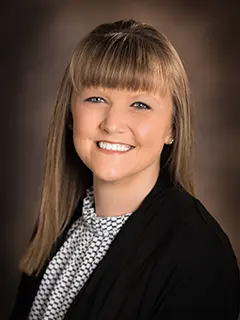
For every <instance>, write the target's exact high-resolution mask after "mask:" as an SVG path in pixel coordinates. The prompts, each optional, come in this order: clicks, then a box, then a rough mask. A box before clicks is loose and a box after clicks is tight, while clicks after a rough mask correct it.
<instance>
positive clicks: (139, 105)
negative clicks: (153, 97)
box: [131, 101, 151, 110]
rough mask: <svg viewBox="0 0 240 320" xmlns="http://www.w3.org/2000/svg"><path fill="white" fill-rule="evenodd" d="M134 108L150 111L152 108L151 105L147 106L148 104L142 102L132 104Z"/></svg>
mask: <svg viewBox="0 0 240 320" xmlns="http://www.w3.org/2000/svg"><path fill="white" fill-rule="evenodd" d="M131 106H132V107H134V108H136V109H139V110H141V109H145V110H150V109H151V107H150V106H149V105H147V104H146V103H143V102H141V101H136V102H134V103H133V104H131Z"/></svg>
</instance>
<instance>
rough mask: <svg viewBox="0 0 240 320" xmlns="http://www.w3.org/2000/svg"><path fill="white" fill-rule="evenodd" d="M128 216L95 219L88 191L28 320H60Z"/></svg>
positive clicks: (49, 270) (92, 202)
mask: <svg viewBox="0 0 240 320" xmlns="http://www.w3.org/2000/svg"><path fill="white" fill-rule="evenodd" d="M130 215H131V213H126V214H124V215H121V216H115V217H97V216H96V213H95V209H94V197H93V188H89V189H87V192H86V197H85V198H84V199H83V207H82V215H81V217H80V218H79V219H78V220H77V221H76V222H75V223H74V224H73V225H72V227H71V228H70V229H69V231H68V234H67V238H66V240H65V242H64V243H63V245H62V247H61V248H60V250H59V251H58V252H57V253H56V255H55V256H54V257H53V258H52V260H51V261H50V262H49V265H48V267H47V269H46V271H45V274H44V276H43V278H42V281H41V283H40V286H39V289H38V292H37V294H36V296H35V299H34V302H33V304H32V307H31V310H30V313H29V318H28V319H29V320H43V319H44V320H50V319H51V320H60V319H63V318H64V316H65V314H66V312H67V310H68V308H69V307H70V305H71V303H72V302H73V300H74V298H75V297H76V296H77V294H78V293H79V291H80V290H81V288H82V287H83V285H84V284H85V282H86V281H87V280H88V278H89V276H90V275H91V273H92V272H93V270H94V269H95V268H96V267H97V265H98V264H99V262H100V261H101V260H102V258H103V257H104V255H105V254H106V252H107V250H108V248H109V246H110V244H111V242H112V241H113V239H114V238H115V236H116V235H117V233H118V232H119V230H120V229H121V227H122V226H123V224H124V223H125V221H126V220H127V219H128V217H129V216H130Z"/></svg>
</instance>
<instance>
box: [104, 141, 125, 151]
mask: <svg viewBox="0 0 240 320" xmlns="http://www.w3.org/2000/svg"><path fill="white" fill-rule="evenodd" d="M98 146H99V148H101V149H106V150H113V151H128V150H130V149H131V147H130V146H126V145H123V144H115V143H114V144H112V143H108V142H102V141H100V142H98Z"/></svg>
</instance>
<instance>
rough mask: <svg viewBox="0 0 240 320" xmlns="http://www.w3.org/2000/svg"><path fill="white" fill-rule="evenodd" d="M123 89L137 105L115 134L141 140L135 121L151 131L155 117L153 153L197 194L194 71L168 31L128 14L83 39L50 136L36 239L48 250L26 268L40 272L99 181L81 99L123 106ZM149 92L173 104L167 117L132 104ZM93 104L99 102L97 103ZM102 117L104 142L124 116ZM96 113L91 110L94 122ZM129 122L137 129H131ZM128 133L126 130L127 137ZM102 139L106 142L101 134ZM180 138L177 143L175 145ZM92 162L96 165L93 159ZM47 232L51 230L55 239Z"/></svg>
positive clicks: (128, 100)
mask: <svg viewBox="0 0 240 320" xmlns="http://www.w3.org/2000/svg"><path fill="white" fill-rule="evenodd" d="M94 90H95V91H94ZM97 90H98V91H97ZM99 90H100V91H99ZM119 92H120V93H121V92H122V94H124V95H122V96H121V97H122V98H123V99H124V101H122V102H123V103H124V105H127V106H128V110H129V111H127V112H126V120H127V121H126V122H124V119H123V118H124V113H121V117H122V118H121V121H119V123H118V125H119V127H118V131H115V132H114V134H113V135H112V136H113V141H116V140H117V141H118V140H119V139H120V138H121V137H124V139H122V140H121V139H120V141H121V142H125V143H127V144H130V145H131V144H132V145H133V146H135V145H134V143H137V141H135V140H134V139H133V137H134V135H130V133H129V132H130V130H131V128H132V127H131V126H134V128H135V129H134V130H135V132H136V130H138V129H137V128H138V124H139V123H140V125H141V126H143V129H144V130H146V123H147V121H148V124H151V121H152V123H153V124H154V126H155V127H154V128H155V130H154V135H153V136H152V140H153V139H155V141H153V142H152V144H151V145H152V146H154V148H155V149H154V150H155V151H156V150H158V149H157V148H159V155H156V154H155V153H153V157H155V159H157V156H158V158H159V159H160V157H161V162H160V165H161V169H163V168H165V170H166V171H167V172H168V174H169V176H170V177H171V179H172V180H173V181H174V182H175V183H176V184H178V185H180V186H181V187H183V188H185V189H186V190H187V191H189V192H190V193H193V184H192V177H191V170H190V158H191V147H192V138H193V134H192V109H191V106H190V103H189V89H188V81H187V76H186V72H185V70H184V67H183V65H182V62H181V60H180V58H179V56H178V54H177V53H176V51H175V49H174V48H173V46H172V45H171V43H170V42H169V41H168V40H167V38H166V37H165V36H163V35H162V34H161V33H160V32H158V31H157V30H155V29H154V28H153V27H152V26H149V25H147V24H144V23H140V22H136V21H134V20H127V21H117V22H114V23H107V24H103V25H100V26H98V27H96V28H95V29H94V30H93V31H92V32H90V33H89V34H88V35H87V36H86V37H84V38H83V39H82V40H81V41H80V42H79V43H78V44H77V46H76V48H75V50H74V52H73V54H72V57H71V59H70V61H69V64H68V66H67V68H66V71H65V74H64V77H63V80H62V83H61V86H60V89H59V92H58V96H57V101H56V105H55V109H54V113H53V116H52V121H51V124H50V129H49V136H48V147H47V153H46V161H45V178H44V181H43V191H42V199H41V206H40V217H39V227H38V232H37V234H36V237H35V239H34V241H35V244H34V241H33V244H32V248H35V247H36V246H37V245H38V244H39V243H40V242H41V243H42V242H43V241H44V240H42V238H43V237H44V239H45V241H46V243H45V245H44V246H42V247H44V248H45V249H43V251H42V252H41V251H40V254H39V252H38V255H37V256H34V252H36V250H35V251H34V250H32V251H31V247H30V249H29V252H28V254H27V256H26V257H27V259H26V260H25V262H24V263H23V266H24V265H25V267H26V269H27V268H28V267H29V269H28V270H33V269H34V268H33V269H31V268H30V265H31V266H32V267H33V265H34V264H35V267H36V266H37V267H39V266H41V265H42V263H43V262H44V259H45V258H46V252H47V251H48V252H49V250H50V249H49V248H50V245H51V244H52V242H53V241H54V240H55V239H56V237H57V236H58V234H59V233H60V232H61V230H62V229H63V228H64V227H65V225H66V224H67V223H68V221H69V219H70V217H71V215H72V212H73V210H74V208H75V207H76V204H77V202H78V199H79V197H80V196H81V193H82V192H83V190H84V189H85V187H86V186H87V185H88V184H89V183H91V180H92V173H91V171H90V170H89V168H88V167H87V166H86V165H85V163H86V164H87V165H88V164H89V163H88V160H87V161H86V159H83V161H81V158H80V157H79V156H78V155H80V156H81V155H82V152H83V151H84V149H82V146H81V141H78V136H77V133H76V131H78V132H79V130H81V128H80V127H79V124H78V128H77V126H76V123H73V122H76V119H79V115H82V114H83V113H78V114H76V104H77V103H79V100H78V99H80V101H82V102H81V103H80V105H81V107H83V104H84V103H89V100H88V101H87V100H86V99H89V98H91V97H92V96H97V97H100V98H102V97H103V98H104V100H106V101H104V103H107V104H108V105H110V104H113V102H114V104H118V106H120V104H119V102H118V101H119V99H118V97H119V95H118V94H119ZM87 93H88V94H87ZM93 93H94V94H93ZM104 94H105V95H104ZM143 95H145V96H143ZM146 96H147V99H149V97H152V99H154V98H156V99H157V101H158V102H159V105H160V108H161V103H162V104H163V105H164V106H165V109H166V110H167V111H166V112H165V113H164V114H163V115H164V118H163V119H162V120H159V122H156V121H155V120H154V115H152V116H150V115H151V113H150V112H148V111H146V110H144V111H143V110H141V111H132V110H135V109H131V108H129V107H133V106H134V108H135V106H136V104H135V103H136V102H139V100H140V102H143V103H146V104H147V105H148V103H147V102H146V100H144V99H146ZM79 97H80V98H79ZM84 98H85V99H84ZM140 98H141V99H140ZM81 99H82V100H81ZM86 101H87V102H86ZM148 101H149V100H148ZM151 101H153V100H151ZM94 102H96V101H95V100H94ZM91 103H93V100H91ZM151 103H152V102H151ZM122 105H123V104H121V107H118V109H117V108H115V109H114V108H112V110H115V111H116V110H117V111H116V112H120V111H122V110H123V109H121V108H122ZM153 105H154V103H153ZM155 105H156V104H155ZM155 105H154V108H155ZM91 108H95V105H94V107H92V106H91ZM100 109H101V108H100ZM94 110H95V109H94ZM101 110H102V109H101ZM130 110H131V111H130ZM115 111H111V112H115ZM101 112H102V111H101ZM109 112H110V111H109ZM131 112H132V114H131ZM133 112H134V114H133ZM158 112H160V111H158ZM119 114H120V113H119ZM96 115H97V116H96ZM102 115H103V114H101V117H98V111H96V110H95V113H93V122H94V123H96V124H97V123H98V122H99V124H100V126H99V128H100V130H102V131H99V132H101V134H100V135H99V140H102V139H103V140H105V139H104V138H105V137H106V136H107V135H108V136H110V134H109V132H110V131H109V130H110V129H109V128H110V127H111V125H112V123H111V121H112V119H113V118H114V117H115V118H114V119H115V120H116V114H115V116H113V114H111V120H109V118H108V120H107V123H106V121H105V122H104V117H103V116H102ZM108 116H109V115H108ZM157 116H158V119H160V118H161V117H160V113H158V114H157ZM144 117H145V118H144ZM149 117H150V122H149ZM96 118H97V120H96ZM133 118H134V119H137V120H136V121H135V122H134V125H133V124H132V122H131V123H130V125H129V121H132V119H133ZM89 119H90V116H88V121H89ZM99 119H102V120H103V121H99ZM144 119H146V121H145V123H144ZM138 121H139V122H138ZM154 121H155V122H154ZM79 123H80V124H81V123H82V122H81V121H79ZM109 123H110V124H109ZM126 124H127V126H128V127H129V128H128V129H129V131H128V133H127V134H126V132H127V129H126ZM72 125H73V127H74V128H73V132H72V128H71V126H72ZM85 125H86V123H85ZM144 125H145V127H144ZM158 125H159V132H158V131H157V126H158ZM148 127H149V126H148ZM163 127H164V130H163ZM111 130H112V129H111ZM112 133H113V132H111V134H112ZM123 133H124V134H125V135H122V134H123ZM94 135H95V133H94ZM92 138H93V136H92ZM94 138H97V139H96V140H98V136H94ZM125 138H126V140H125ZM172 139H174V142H173V144H170V141H171V140H172ZM151 145H150V147H151ZM156 146H157V147H156ZM85 147H86V146H85ZM86 148H87V147H86ZM151 150H153V149H151ZM151 150H150V152H151ZM155 151H154V152H155ZM130 152H131V151H130ZM130 152H129V154H130ZM82 158H83V157H82ZM84 162H85V163H84ZM89 167H90V168H91V164H90V166H89ZM44 234H48V239H47V238H46V236H45V235H44ZM49 237H50V238H49ZM47 243H48V245H47ZM47 248H48V249H47ZM34 259H35V260H34ZM33 261H35V262H33ZM31 263H32V264H31Z"/></svg>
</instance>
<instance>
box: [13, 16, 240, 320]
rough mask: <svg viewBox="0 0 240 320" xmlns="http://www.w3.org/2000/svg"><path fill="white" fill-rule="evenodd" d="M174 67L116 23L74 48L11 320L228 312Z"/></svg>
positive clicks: (222, 242)
mask: <svg viewBox="0 0 240 320" xmlns="http://www.w3.org/2000/svg"><path fill="white" fill-rule="evenodd" d="M193 114H194V112H193V106H192V102H191V97H190V89H189V84H188V78H187V74H186V71H185V68H184V66H183V63H182V61H181V59H180V57H179V55H178V53H177V52H176V50H175V49H174V47H173V45H172V44H171V43H170V41H169V40H168V39H167V38H166V36H164V35H163V34H162V33H160V32H159V31H157V30H156V29H155V28H154V27H153V26H151V25H148V24H145V23H143V22H138V21H134V20H131V19H130V20H121V21H116V22H111V23H105V24H101V25H99V26H97V27H96V28H95V29H93V30H92V31H91V32H90V33H89V34H87V35H86V36H85V37H84V38H83V39H81V40H80V42H79V43H78V44H77V45H76V47H75V49H74V51H73V53H72V56H71V58H70V60H69V63H68V65H67V67H66V70H65V73H64V76H63V79H62V82H61V85H60V88H59V91H58V94H57V98H56V103H55V107H54V110H53V113H52V118H51V122H50V126H49V132H48V142H47V146H46V155H45V166H44V176H43V179H42V192H41V200H40V208H39V215H38V220H37V223H36V228H35V230H34V232H33V235H32V238H31V241H30V242H29V247H28V248H27V249H26V252H25V254H24V256H23V257H22V260H21V272H22V276H21V282H20V284H19V288H18V293H17V296H16V301H15V305H14V308H13V310H12V314H11V318H10V319H11V320H14V319H29V320H41V319H44V320H47V319H54V320H62V319H68V320H77V319H78V320H79V319H82V320H83V319H84V320H88V319H89V320H90V319H91V320H128V319H129V320H130V319H131V320H157V319H159V320H170V319H171V320H173V319H174V320H175V319H184V320H188V319H189V320H190V319H191V320H200V319H201V320H203V319H204V320H213V319H216V320H237V318H238V314H239V298H240V284H239V283H240V282H239V270H238V265H237V259H236V256H235V254H234V252H233V249H232V246H231V244H230V241H229V239H228V237H227V235H226V234H225V233H224V231H223V230H222V229H221V227H220V225H219V224H218V223H217V221H216V220H215V219H214V218H213V216H212V215H211V214H210V213H209V212H208V211H207V209H206V208H205V207H204V205H203V204H202V203H201V202H200V201H199V200H198V198H197V195H196V194H195V191H194V181H193V174H192V169H191V166H192V150H193V142H194V134H193V132H194V125H193V118H194V115H193Z"/></svg>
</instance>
